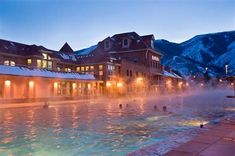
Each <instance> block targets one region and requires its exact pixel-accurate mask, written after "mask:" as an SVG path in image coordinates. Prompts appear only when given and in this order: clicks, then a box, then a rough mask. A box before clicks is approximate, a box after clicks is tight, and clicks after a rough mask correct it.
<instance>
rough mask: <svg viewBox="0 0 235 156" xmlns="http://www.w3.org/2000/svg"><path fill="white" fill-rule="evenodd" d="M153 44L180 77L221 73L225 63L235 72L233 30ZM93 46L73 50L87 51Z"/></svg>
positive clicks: (234, 36)
mask: <svg viewBox="0 0 235 156" xmlns="http://www.w3.org/2000/svg"><path fill="white" fill-rule="evenodd" d="M154 47H155V49H156V50H157V51H159V52H161V53H162V54H163V57H162V60H161V61H162V64H163V65H165V66H169V67H171V68H172V69H174V70H176V71H178V72H179V73H180V74H181V75H182V76H190V75H195V74H203V73H205V72H206V69H207V72H208V74H209V75H210V76H214V77H215V76H224V75H225V65H228V72H229V74H233V75H234V74H235V31H228V32H219V33H210V34H204V35H197V36H195V37H193V38H191V39H189V40H187V41H185V42H182V43H173V42H169V41H167V40H163V39H162V40H155V42H154ZM95 48H96V46H91V47H90V48H86V49H82V50H78V51H76V53H77V54H86V53H89V52H91V51H92V50H93V49H95Z"/></svg>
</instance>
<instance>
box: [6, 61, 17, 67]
mask: <svg viewBox="0 0 235 156" xmlns="http://www.w3.org/2000/svg"><path fill="white" fill-rule="evenodd" d="M3 64H4V65H5V66H15V65H16V63H15V62H14V61H10V60H5V61H4V63H3Z"/></svg>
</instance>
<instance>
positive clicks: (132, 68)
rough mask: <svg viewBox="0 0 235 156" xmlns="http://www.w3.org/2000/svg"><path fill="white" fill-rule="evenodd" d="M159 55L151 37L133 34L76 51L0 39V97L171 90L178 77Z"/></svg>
mask: <svg viewBox="0 0 235 156" xmlns="http://www.w3.org/2000/svg"><path fill="white" fill-rule="evenodd" d="M161 57H162V54H161V53H160V52H158V51H156V50H155V48H154V36H153V35H146V36H140V35H138V34H137V33H135V32H129V33H122V34H116V35H113V36H112V37H107V38H105V39H104V40H103V41H100V42H99V43H98V44H97V45H95V46H92V47H90V48H88V49H84V50H79V51H74V50H73V49H72V48H71V47H70V46H69V44H68V43H65V44H64V45H63V47H62V48H61V49H60V50H59V51H55V50H51V49H47V48H45V47H43V46H37V45H26V44H21V43H16V42H12V41H6V40H0V98H2V99H8V98H10V99H37V98H39V99H40V98H50V97H53V98H57V99H58V98H75V97H81V96H91V95H103V94H106V95H114V96H115V95H124V94H142V95H143V94H147V93H149V92H156V91H158V92H159V91H160V92H164V91H166V90H167V91H170V90H172V88H174V86H177V84H178V83H181V82H182V78H181V77H180V76H179V75H177V74H175V73H174V72H172V71H170V70H167V69H166V68H165V67H164V66H162V65H161V62H160V60H161ZM3 71H8V72H3ZM29 73H30V74H29ZM19 90H21V92H18V91H19Z"/></svg>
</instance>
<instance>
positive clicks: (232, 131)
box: [164, 117, 235, 156]
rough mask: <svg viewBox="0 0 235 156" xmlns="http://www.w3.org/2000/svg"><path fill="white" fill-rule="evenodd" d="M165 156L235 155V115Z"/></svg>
mask: <svg viewBox="0 0 235 156" xmlns="http://www.w3.org/2000/svg"><path fill="white" fill-rule="evenodd" d="M164 156H235V117H231V118H229V119H226V120H223V121H221V122H220V124H218V125H216V126H212V127H210V128H209V130H208V131H203V132H201V133H200V134H199V135H198V136H196V137H195V138H194V139H192V140H191V141H189V142H187V143H185V144H183V145H181V146H179V147H177V148H175V149H173V150H172V151H170V152H168V153H166V154H165V155H164Z"/></svg>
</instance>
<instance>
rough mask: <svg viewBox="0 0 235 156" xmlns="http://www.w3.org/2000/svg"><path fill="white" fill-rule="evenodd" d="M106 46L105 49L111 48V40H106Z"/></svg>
mask: <svg viewBox="0 0 235 156" xmlns="http://www.w3.org/2000/svg"><path fill="white" fill-rule="evenodd" d="M104 48H105V49H109V48H110V42H109V41H105V42H104Z"/></svg>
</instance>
